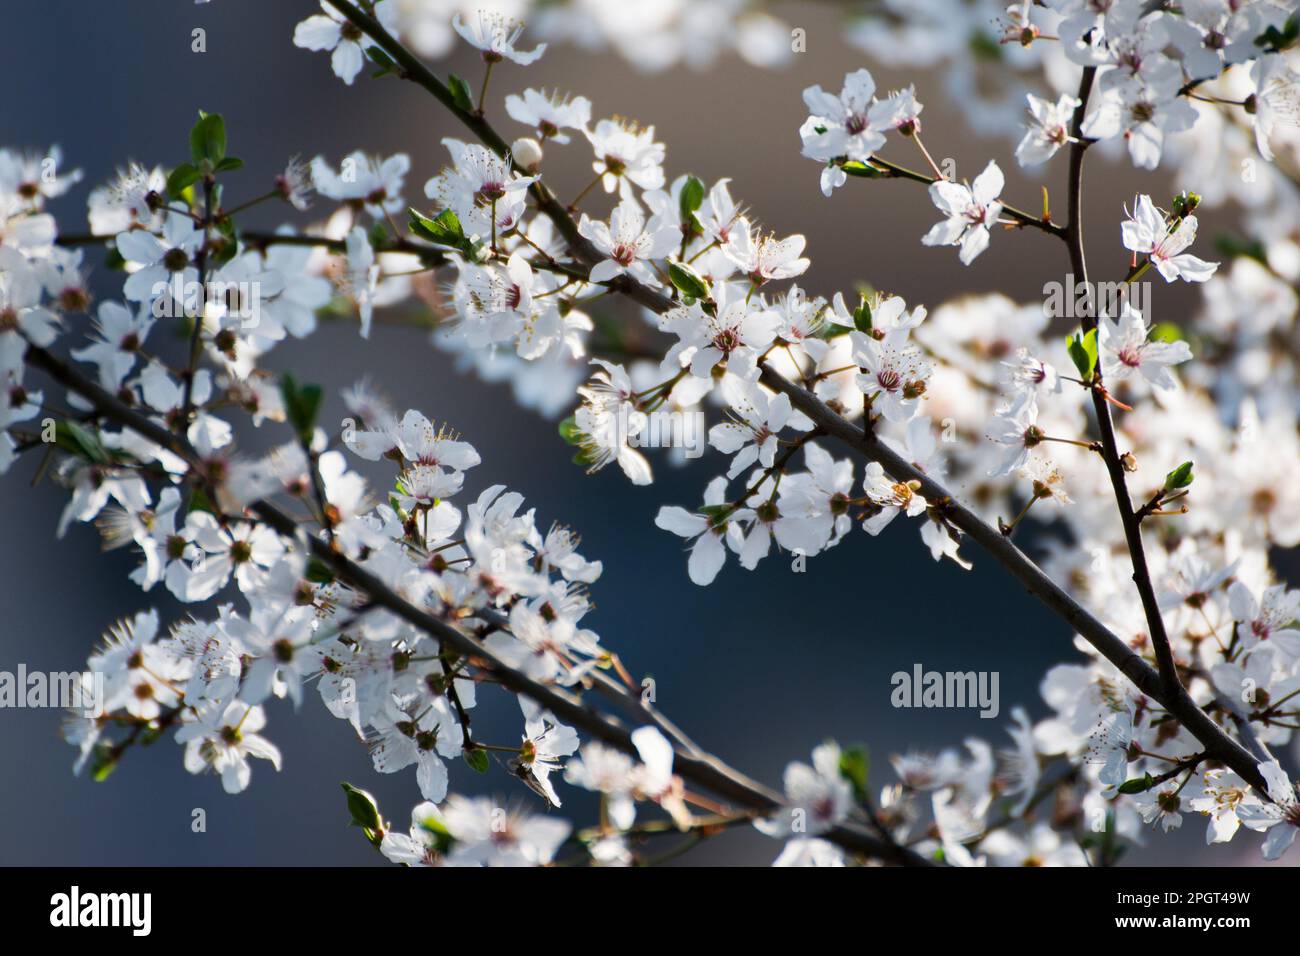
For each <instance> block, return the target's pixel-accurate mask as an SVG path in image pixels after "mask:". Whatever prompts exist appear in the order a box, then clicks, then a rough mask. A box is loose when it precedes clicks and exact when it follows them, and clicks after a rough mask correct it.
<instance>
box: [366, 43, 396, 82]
mask: <svg viewBox="0 0 1300 956" xmlns="http://www.w3.org/2000/svg"><path fill="white" fill-rule="evenodd" d="M366 56H367V57H369V58H370V62H372V63H374V64H377V65H378V66H379V69H377V70H375V72H374V73H371V74H370V77H371V79H378V78H379V77H381V76H387V75H388V74H389V73H395V72H397V64H396V63H395V62H393V58H392V57H391V56H389V55H388V54H387V53H385V52H384V51H383V49H382V48H380V47H377V46H371V47H367V48H366Z"/></svg>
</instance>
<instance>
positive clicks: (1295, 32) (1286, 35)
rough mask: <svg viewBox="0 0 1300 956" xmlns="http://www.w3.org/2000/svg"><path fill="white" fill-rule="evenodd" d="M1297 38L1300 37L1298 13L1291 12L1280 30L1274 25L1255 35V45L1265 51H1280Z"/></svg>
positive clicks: (1299, 17)
mask: <svg viewBox="0 0 1300 956" xmlns="http://www.w3.org/2000/svg"><path fill="white" fill-rule="evenodd" d="M1297 39H1300V13H1293V14H1291V16H1290V17H1288V18H1287V21H1286V23H1285V24H1284V25H1283V26H1282V29H1281V30H1279V29H1278V28H1277V27H1275V26H1270V27H1269V28H1268V29H1267V30H1265V31H1264V32H1263V33H1262V34H1260V35H1259V36H1257V37H1256V38H1255V46H1257V47H1260V48H1261V49H1263V50H1264V52H1266V53H1281V52H1282V51H1283V50H1285V49H1287V48H1288V47H1290V46H1291V45H1292V44H1293V43H1295V41H1296V40H1297Z"/></svg>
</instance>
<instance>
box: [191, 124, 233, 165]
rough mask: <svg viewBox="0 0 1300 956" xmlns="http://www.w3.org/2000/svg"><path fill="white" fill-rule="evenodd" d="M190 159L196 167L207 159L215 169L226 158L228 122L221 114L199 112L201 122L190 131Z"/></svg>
mask: <svg viewBox="0 0 1300 956" xmlns="http://www.w3.org/2000/svg"><path fill="white" fill-rule="evenodd" d="M190 158H191V159H192V160H194V163H195V165H198V164H199V163H202V162H203V161H204V160H205V159H206V160H207V161H208V162H209V163H211V164H212V165H213V166H214V167H215V166H217V165H218V164H219V163H220V162H221V161H222V160H223V159H225V158H226V121H225V120H224V119H222V117H221V114H220V113H204V112H203V111H202V110H200V111H199V121H198V122H197V123H195V124H194V128H193V129H191V130H190Z"/></svg>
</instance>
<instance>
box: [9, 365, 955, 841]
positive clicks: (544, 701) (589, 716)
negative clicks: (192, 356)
mask: <svg viewBox="0 0 1300 956" xmlns="http://www.w3.org/2000/svg"><path fill="white" fill-rule="evenodd" d="M26 361H27V364H29V365H31V366H32V367H34V368H38V369H41V370H42V371H44V372H45V373H46V374H48V375H49V376H50V377H51V378H53V379H54V380H55V381H57V382H58V383H59V384H61V385H63V386H64V387H66V388H68V389H69V390H71V391H73V392H76V393H77V394H79V395H80V396H81V397H82V398H84V399H86V400H87V401H89V402H90V403H91V404H92V405H93V406H94V408H95V410H96V412H98V413H99V415H100V416H101V417H102V418H104V419H105V420H108V421H111V422H114V423H115V424H117V425H120V426H122V427H124V428H129V429H131V430H132V431H134V432H135V433H136V434H138V435H140V436H142V437H144V438H147V439H148V440H150V441H152V442H154V443H155V444H157V445H159V446H161V447H163V448H165V449H167V450H169V451H171V452H172V453H173V454H175V455H177V456H179V457H180V458H182V459H183V460H184V461H185V462H186V463H187V464H188V465H189V466H190V468H191V469H192V471H193V472H194V474H195V475H196V476H203V475H205V474H206V472H207V467H206V465H205V464H204V462H203V461H202V460H201V459H200V456H199V455H198V453H197V452H196V451H195V449H194V447H193V446H192V445H190V443H189V442H188V441H187V440H186V439H185V438H184V436H182V435H178V434H175V433H173V432H171V431H168V430H167V429H166V428H164V427H162V426H161V425H160V424H158V423H157V422H155V421H153V420H152V419H150V418H148V417H147V416H145V415H143V414H141V413H140V412H139V411H136V410H135V409H132V408H130V407H128V406H127V405H125V404H124V403H123V402H121V401H120V400H119V399H118V398H117V397H116V396H114V395H111V394H109V393H108V392H107V391H105V390H104V389H102V388H100V387H99V385H97V384H96V383H94V382H92V381H91V380H89V379H88V378H86V377H84V376H83V375H81V374H80V373H79V372H77V371H76V370H75V369H73V368H72V367H71V366H70V365H68V364H67V363H66V362H64V361H62V360H61V359H58V358H56V357H55V356H54V355H52V354H51V353H49V352H47V351H46V350H45V349H42V348H37V347H36V346H30V345H29V347H28V349H27V355H26ZM247 510H248V511H249V512H250V513H251V514H253V515H255V516H256V517H257V518H258V519H260V520H261V521H262V522H263V523H264V524H266V525H267V526H268V527H270V528H272V529H274V530H275V531H277V532H278V533H279V534H281V535H283V536H285V537H287V538H290V539H293V540H295V541H297V542H298V543H299V544H301V545H302V546H304V547H306V548H308V549H309V550H310V551H311V553H312V554H313V555H315V556H316V557H317V558H318V559H320V560H321V561H322V562H324V563H325V564H326V565H328V566H329V567H330V568H331V570H333V571H334V573H335V574H337V575H338V577H339V579H340V580H341V581H343V582H344V583H346V584H348V585H349V586H351V587H353V588H355V589H356V590H357V591H358V592H360V593H362V594H364V595H365V596H366V598H367V599H368V600H369V602H370V603H371V604H372V605H377V606H379V607H382V608H384V609H386V610H387V611H389V612H390V613H392V614H395V615H396V616H397V617H399V618H401V619H402V620H404V621H406V622H407V623H408V624H410V625H412V626H413V627H416V628H418V629H419V630H421V631H423V632H424V633H425V634H428V635H429V636H431V637H433V638H434V639H436V640H437V641H439V643H440V644H441V646H442V647H443V648H448V649H450V650H452V651H455V652H456V653H457V654H459V655H460V656H462V657H466V658H469V659H471V660H472V661H473V662H474V663H475V665H476V666H478V667H479V668H480V669H482V670H485V671H487V672H488V673H490V674H491V675H492V676H493V677H494V678H495V679H496V680H497V681H499V682H500V683H501V685H502V686H504V687H505V688H507V689H508V690H510V691H513V692H514V693H516V694H522V695H524V696H526V697H528V698H530V699H532V700H534V701H536V702H537V703H538V704H540V705H541V706H542V707H544V708H546V709H547V710H549V711H551V713H553V714H554V715H555V716H556V717H557V718H559V719H560V720H563V721H565V722H567V723H569V724H572V725H573V726H575V727H578V728H580V729H581V730H583V731H585V732H586V733H587V735H588V736H590V737H592V738H594V739H596V740H600V741H603V742H604V743H606V744H609V745H610V746H612V747H616V748H618V749H619V750H621V751H623V752H625V753H628V754H631V755H633V756H635V755H636V754H637V750H636V747H635V746H634V745H633V743H632V737H631V731H630V730H629V728H628V727H627V725H626V724H624V723H623V722H622V721H620V720H618V719H617V718H615V717H612V716H610V715H607V714H603V713H600V712H599V711H597V710H595V709H594V708H592V707H590V706H588V705H587V704H585V703H583V702H582V701H581V700H579V699H578V698H577V697H575V696H573V695H572V694H569V693H567V692H565V691H563V690H560V689H558V688H555V687H551V686H549V685H547V684H542V683H540V682H538V681H535V680H533V679H532V678H531V677H529V676H527V675H526V674H524V673H522V672H521V671H518V670H515V669H514V668H511V667H510V666H509V665H507V664H505V663H504V662H503V661H502V660H501V659H500V658H498V657H497V656H496V655H494V654H493V653H492V652H491V651H490V650H488V649H487V648H486V647H484V646H483V645H482V644H481V643H480V642H479V641H477V640H475V639H474V638H473V637H471V636H470V635H468V634H466V633H464V632H463V631H461V630H459V629H457V628H455V627H453V626H452V625H450V624H448V623H447V622H446V621H444V620H442V619H441V618H439V617H437V616H435V615H433V614H432V613H430V612H429V611H427V610H425V609H423V608H419V607H416V606H415V605H413V604H411V603H410V602H408V601H406V600H405V599H404V598H402V597H401V596H400V595H398V594H397V593H396V592H395V591H393V590H392V589H391V588H389V587H388V585H386V584H385V583H384V582H383V581H382V580H380V579H379V578H378V577H376V576H375V575H374V574H372V573H371V572H369V571H367V570H366V569H365V568H362V567H360V566H359V565H357V564H356V563H355V562H353V561H352V560H351V559H349V558H348V557H347V556H346V555H343V554H341V553H339V552H338V551H335V550H334V549H333V548H332V547H330V545H329V543H328V542H326V541H324V540H323V539H321V538H320V537H317V536H315V535H311V534H307V533H306V532H305V530H304V529H303V528H301V527H300V526H299V525H298V522H297V521H295V520H294V519H293V518H291V517H290V516H289V515H287V514H285V513H284V512H283V511H281V510H280V509H279V508H278V507H276V506H275V505H274V504H272V503H271V502H269V501H255V502H253V503H252V504H251V505H249V506H248V508H247ZM673 768H674V772H675V773H677V774H678V775H679V776H681V777H682V778H684V779H686V780H689V781H691V782H692V783H694V784H697V785H699V786H701V787H704V788H707V789H709V790H711V791H713V792H714V793H717V794H718V795H720V796H722V797H724V798H726V799H728V800H734V801H735V802H737V803H739V804H741V805H743V806H745V807H747V808H749V809H752V810H756V811H759V812H760V813H768V812H772V811H776V810H779V809H780V808H781V807H782V806H783V801H782V799H781V796H780V795H779V794H777V793H776V792H774V791H772V790H771V789H769V788H767V787H765V786H763V785H762V784H760V783H758V782H757V781H755V780H752V779H750V778H749V777H747V776H745V775H744V774H742V773H741V772H740V771H738V770H735V769H733V768H732V767H730V766H728V765H727V764H725V763H723V762H722V761H721V760H719V759H718V758H717V757H714V756H712V755H710V754H707V753H701V752H699V751H687V750H685V749H683V748H681V747H678V748H675V752H674V758H673ZM825 837H826V839H828V840H831V841H833V842H835V843H837V844H839V845H840V846H841V847H843V848H844V849H846V850H849V851H850V852H853V853H859V854H863V855H866V856H870V857H873V858H876V859H882V860H888V861H890V862H893V863H898V864H900V865H906V866H924V865H928V864H929V861H928V860H926V859H924V858H923V857H921V856H919V855H917V854H915V853H913V852H911V851H906V850H901V849H899V848H897V847H894V846H890V845H888V844H886V843H884V842H882V841H881V840H879V839H877V838H876V837H874V836H872V835H871V834H870V833H867V832H866V831H865V830H864V829H862V828H861V827H860V826H858V825H856V824H842V825H840V826H837V827H835V828H833V829H831V830H830V831H828V832H827V833H826V834H825Z"/></svg>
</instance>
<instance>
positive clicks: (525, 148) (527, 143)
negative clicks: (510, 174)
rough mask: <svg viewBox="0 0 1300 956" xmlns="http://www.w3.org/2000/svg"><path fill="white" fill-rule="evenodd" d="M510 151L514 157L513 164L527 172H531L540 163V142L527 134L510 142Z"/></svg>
mask: <svg viewBox="0 0 1300 956" xmlns="http://www.w3.org/2000/svg"><path fill="white" fill-rule="evenodd" d="M510 153H511V155H513V156H514V158H515V165H516V166H518V167H520V168H521V169H525V170H527V171H528V172H533V171H534V170H536V169H537V168H538V167H539V166H541V165H542V144H541V143H539V142H537V140H535V139H533V138H532V137H529V136H521V137H520V138H519V139H517V140H515V141H514V142H513V143H511V144H510Z"/></svg>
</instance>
